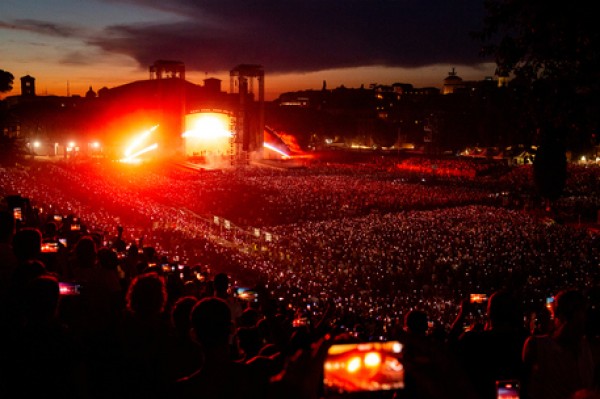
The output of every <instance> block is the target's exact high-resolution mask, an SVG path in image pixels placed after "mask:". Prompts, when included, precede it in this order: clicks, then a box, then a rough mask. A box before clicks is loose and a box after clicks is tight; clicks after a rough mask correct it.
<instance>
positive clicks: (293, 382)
mask: <svg viewBox="0 0 600 399" xmlns="http://www.w3.org/2000/svg"><path fill="white" fill-rule="evenodd" d="M450 166H451V165H446V166H445V167H450ZM0 175H1V177H2V180H1V181H2V187H0V190H1V192H0V194H2V195H4V196H5V197H6V196H10V195H11V194H17V193H18V194H20V195H21V196H22V197H20V198H30V199H31V200H32V204H33V205H35V206H33V205H30V204H26V203H24V204H23V208H24V209H22V212H23V216H22V220H16V221H15V220H14V216H15V214H14V213H12V212H11V209H7V210H5V211H4V212H3V213H2V215H3V216H2V217H3V220H2V228H3V232H2V237H1V238H2V239H1V241H2V247H1V250H2V252H1V256H2V260H3V262H2V267H3V268H2V275H1V276H2V281H1V284H2V285H1V286H0V288H1V289H2V295H3V298H4V299H5V300H4V301H3V304H4V305H3V306H2V314H1V316H2V318H3V319H4V321H5V322H6V323H5V325H6V326H9V327H8V328H6V329H4V330H3V332H2V340H1V342H3V345H2V346H3V348H2V351H1V352H0V353H3V356H2V358H1V359H0V361H1V363H2V365H1V366H0V368H1V370H0V375H1V376H2V379H1V381H0V390H5V392H10V393H11V394H12V395H13V397H33V396H34V395H36V396H39V395H40V394H42V392H55V393H59V394H60V395H61V396H67V397H91V398H95V397H97V398H104V397H142V396H144V397H146V398H147V397H209V398H213V397H215V398H216V397H223V398H231V397H236V396H237V395H241V396H245V397H266V398H268V397H298V398H317V397H320V396H331V393H330V392H327V391H326V389H325V388H326V386H325V387H324V386H323V385H322V383H321V382H322V375H321V374H322V371H323V362H324V356H325V354H326V349H327V348H328V347H329V346H331V345H332V344H333V343H334V342H338V341H341V340H343V341H348V342H350V341H374V340H382V339H385V340H396V339H397V340H399V341H400V342H402V343H403V345H404V353H403V367H404V368H403V370H404V371H405V372H404V373H403V375H404V377H405V388H404V389H401V390H399V391H395V392H393V394H394V395H396V397H398V398H400V397H416V398H421V397H423V398H441V397H444V398H448V397H461V398H465V397H474V398H477V397H482V398H492V397H494V396H493V395H495V390H494V389H495V383H496V380H507V379H510V380H518V381H519V383H521V390H522V392H523V393H526V394H527V395H526V396H523V397H531V398H534V399H536V398H541V397H544V398H547V397H563V398H568V397H570V395H572V394H573V393H575V392H576V391H578V390H580V389H584V388H586V389H588V390H586V391H585V392H587V393H588V394H589V395H591V394H592V393H593V392H592V391H590V390H592V389H593V388H595V387H596V384H597V381H596V379H597V378H598V377H599V376H600V375H598V374H597V373H595V370H594V369H595V366H594V364H599V363H598V362H599V361H600V358H599V354H598V353H599V352H598V348H599V347H598V344H597V342H596V341H597V337H598V332H599V331H598V330H597V323H598V321H599V320H597V315H596V313H595V309H596V306H597V305H598V304H600V303H599V302H598V300H599V299H600V298H599V297H598V296H597V287H598V283H599V280H598V277H599V276H600V274H599V273H598V272H599V270H598V266H599V259H600V254H599V247H600V246H599V245H598V237H597V236H596V235H594V234H592V233H590V232H587V231H585V230H578V229H574V228H572V227H568V226H565V225H561V224H557V223H548V222H544V221H540V220H538V219H536V218H532V217H531V216H530V215H529V214H528V213H526V212H524V211H523V210H521V209H518V210H517V209H507V208H503V207H502V206H500V205H501V204H502V202H501V201H500V200H499V198H498V196H497V195H496V194H497V193H496V192H495V191H492V190H490V189H489V188H486V187H488V186H487V185H486V183H483V184H482V185H481V186H480V187H478V186H477V185H473V184H469V185H465V184H461V183H460V181H456V180H454V179H453V178H452V177H451V178H450V179H449V180H445V181H439V180H438V181H435V182H430V181H428V179H426V178H425V179H422V180H419V181H414V179H412V178H411V177H409V176H406V175H404V174H402V173H397V172H396V171H391V172H390V171H389V170H384V169H381V168H373V167H369V166H367V165H363V166H356V165H353V166H342V165H321V166H318V167H316V166H315V167H309V168H306V169H298V170H288V171H278V170H273V169H255V168H248V169H242V170H231V171H213V172H203V173H200V174H198V173H197V172H192V171H187V170H183V169H178V168H174V167H168V168H162V169H160V170H155V169H152V168H144V169H143V173H142V170H140V169H137V170H136V169H126V168H123V167H122V165H106V164H86V165H81V164H77V165H73V164H66V163H65V164H53V163H50V164H44V165H40V164H35V163H34V164H32V165H31V166H29V167H28V168H22V169H15V168H9V169H4V170H0ZM423 180H425V181H423ZM586 181H587V180H586ZM592 191H593V190H592ZM590 195H591V196H593V195H597V193H594V194H592V193H591V194H590ZM17 200H18V198H17ZM216 215H220V216H218V217H216ZM217 221H218V223H217ZM237 225H240V226H245V228H238V227H237ZM121 226H123V227H121ZM253 228H254V229H253ZM254 232H258V233H259V234H254ZM265 232H268V237H269V238H268V239H267V236H266V235H265ZM570 287H578V289H577V290H569V289H567V288H570ZM559 292H563V293H562V294H560V295H556V294H558V293H559ZM59 293H60V294H59ZM470 294H486V295H488V296H489V299H488V300H487V301H484V303H483V304H475V303H470V302H469V301H467V300H466V298H469V297H470ZM492 294H493V295H492ZM561 298H562V299H561ZM552 299H553V300H554V304H555V305H553V306H554V307H551V306H549V305H548V304H547V301H549V300H552ZM494 303H495V304H496V305H494ZM487 305H489V306H487ZM486 306H487V308H486ZM549 308H551V309H552V313H549V310H548V309H549ZM582 315H583V316H582ZM584 316H585V317H584ZM190 330H192V331H193V333H192V334H191V335H190V334H189V332H190ZM465 331H468V333H467V332H465ZM541 336H545V337H548V339H547V340H542V339H541V338H538V337H541ZM311 344H312V345H313V346H312V347H311ZM311 349H312V350H311ZM523 349H526V351H525V352H524V353H526V355H527V356H526V357H524V358H522V357H521V353H522V350H523ZM565 351H566V352H565ZM570 353H573V354H574V358H571V357H569V355H568V354H570ZM424 360H425V361H424ZM557 362H558V363H561V364H562V366H563V367H565V369H566V370H568V371H569V373H570V374H569V373H566V372H565V370H554V369H551V367H550V366H549V365H548V363H557ZM479 365H481V367H479ZM542 366H543V367H542ZM546 366H547V367H548V368H544V367H546ZM540 370H541V371H540ZM534 371H535V372H534ZM536 373H546V374H536ZM553 373H558V375H560V378H558V377H557V378H556V381H554V382H553V383H552V384H550V383H549V385H547V386H545V385H544V384H543V381H544V379H545V378H549V376H552V375H554V374H553ZM38 375H41V377H40V379H39V383H37V384H32V383H31V378H32V376H38ZM42 377H43V378H42ZM558 383H561V384H562V386H563V388H561V389H564V392H560V390H559V391H557V392H554V393H552V394H548V392H547V391H550V392H553V389H554V388H553V387H554V385H555V384H558ZM582 392H583V391H582ZM391 394H392V393H385V394H381V395H382V397H391ZM580 394H582V393H580ZM385 395H387V396H385ZM549 395H550V396H549ZM552 395H556V396H552ZM371 396H373V397H378V395H377V394H375V393H372V394H371ZM9 397H10V396H9Z"/></svg>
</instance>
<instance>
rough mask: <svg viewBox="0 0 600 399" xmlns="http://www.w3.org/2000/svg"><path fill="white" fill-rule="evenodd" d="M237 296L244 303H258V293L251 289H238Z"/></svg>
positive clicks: (236, 290)
mask: <svg viewBox="0 0 600 399" xmlns="http://www.w3.org/2000/svg"><path fill="white" fill-rule="evenodd" d="M235 294H236V296H237V297H238V298H239V299H241V300H243V301H250V302H258V292H256V291H253V290H251V289H250V288H244V287H237V288H236V289H235Z"/></svg>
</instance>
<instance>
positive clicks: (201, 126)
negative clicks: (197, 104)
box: [181, 115, 231, 140]
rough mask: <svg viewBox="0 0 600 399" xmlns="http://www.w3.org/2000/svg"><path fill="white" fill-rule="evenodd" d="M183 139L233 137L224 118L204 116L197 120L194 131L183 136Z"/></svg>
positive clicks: (189, 131)
mask: <svg viewBox="0 0 600 399" xmlns="http://www.w3.org/2000/svg"><path fill="white" fill-rule="evenodd" d="M181 136H182V137H186V138H190V137H196V138H200V139H204V140H209V139H217V138H221V137H231V132H230V131H229V130H228V129H227V126H226V124H225V121H224V120H223V118H219V117H216V116H213V115H202V116H200V117H198V119H196V121H195V123H194V127H193V129H192V130H188V131H187V132H185V133H183V134H182V135H181Z"/></svg>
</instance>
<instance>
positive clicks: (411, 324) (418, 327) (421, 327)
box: [404, 309, 429, 335]
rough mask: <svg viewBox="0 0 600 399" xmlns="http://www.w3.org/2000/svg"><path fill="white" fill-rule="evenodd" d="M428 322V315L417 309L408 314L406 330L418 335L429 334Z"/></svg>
mask: <svg viewBox="0 0 600 399" xmlns="http://www.w3.org/2000/svg"><path fill="white" fill-rule="evenodd" d="M427 322H428V317H427V313H425V312H423V311H421V310H416V309H415V310H411V311H410V312H408V313H407V314H406V317H405V318H404V326H405V327H406V330H407V331H408V332H410V333H413V334H417V335H425V334H427V329H428V328H429V326H428V324H427Z"/></svg>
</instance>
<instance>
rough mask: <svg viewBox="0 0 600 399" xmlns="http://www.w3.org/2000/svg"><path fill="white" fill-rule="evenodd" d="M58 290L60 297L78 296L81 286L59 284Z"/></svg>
mask: <svg viewBox="0 0 600 399" xmlns="http://www.w3.org/2000/svg"><path fill="white" fill-rule="evenodd" d="M58 290H59V292H60V295H69V296H70V295H80V294H81V284H77V283H66V282H59V283H58Z"/></svg>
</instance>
